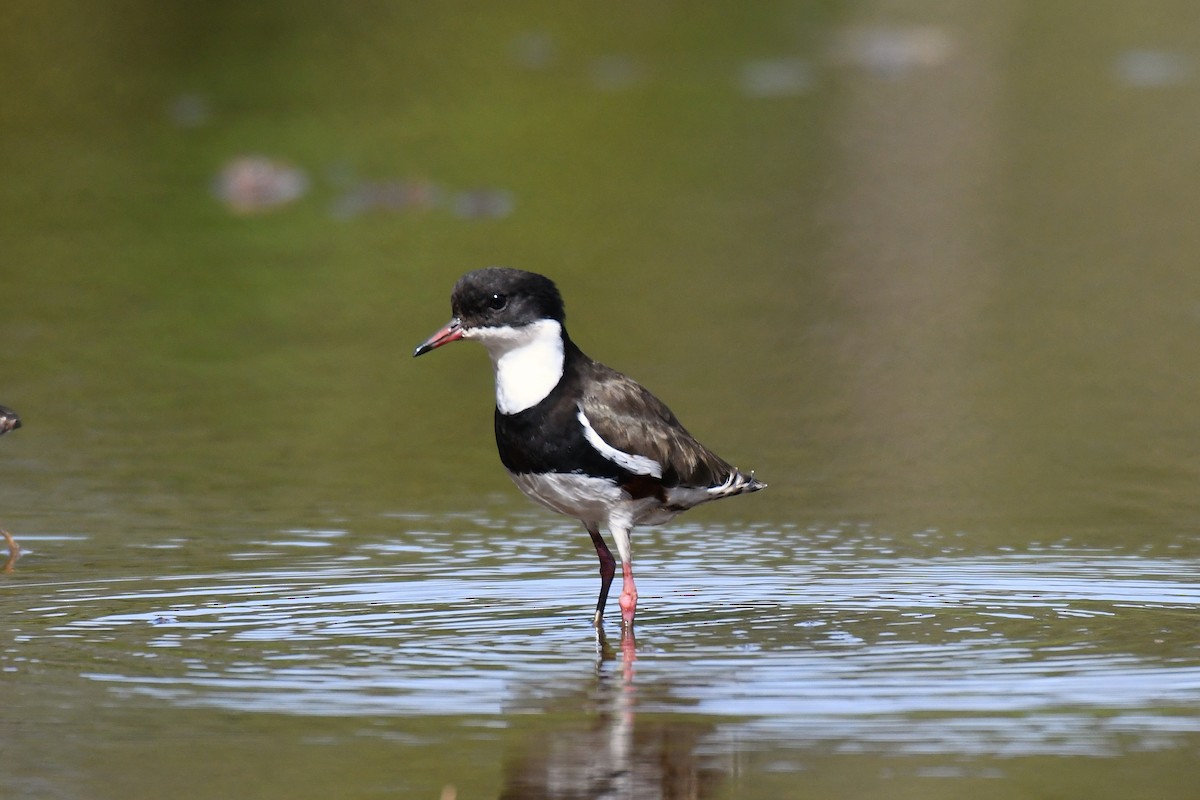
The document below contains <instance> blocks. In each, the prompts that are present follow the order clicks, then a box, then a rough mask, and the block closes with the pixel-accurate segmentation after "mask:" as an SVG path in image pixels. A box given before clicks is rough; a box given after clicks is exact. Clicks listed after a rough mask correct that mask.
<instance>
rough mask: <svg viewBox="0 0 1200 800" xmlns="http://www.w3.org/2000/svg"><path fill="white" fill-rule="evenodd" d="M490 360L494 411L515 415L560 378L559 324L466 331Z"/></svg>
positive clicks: (547, 322)
mask: <svg viewBox="0 0 1200 800" xmlns="http://www.w3.org/2000/svg"><path fill="white" fill-rule="evenodd" d="M463 338H464V339H476V340H478V341H479V342H480V343H481V344H482V345H483V346H484V347H486V348H487V350H488V355H490V356H491V357H492V367H493V368H495V370H496V408H498V409H500V412H501V413H503V414H516V413H517V412H519V411H524V410H525V409H527V408H532V407H533V406H536V405H537V404H538V403H540V402H542V400H544V399H545V398H546V395H548V394H550V392H551V391H552V390H553V389H554V387H555V386H557V385H558V382H559V381H560V380H561V379H562V375H563V340H562V325H560V324H559V323H558V322H556V321H555V320H552V319H543V320H539V321H538V322H535V323H533V324H532V325H522V326H521V327H519V328H513V327H510V326H507V325H506V326H504V327H501V328H470V329H468V330H467V331H466V332H465V333H463Z"/></svg>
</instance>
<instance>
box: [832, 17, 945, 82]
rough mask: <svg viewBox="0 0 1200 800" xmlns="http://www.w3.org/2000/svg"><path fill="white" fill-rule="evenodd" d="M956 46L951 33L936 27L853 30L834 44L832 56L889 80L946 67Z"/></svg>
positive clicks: (912, 26) (837, 60) (845, 32)
mask: <svg viewBox="0 0 1200 800" xmlns="http://www.w3.org/2000/svg"><path fill="white" fill-rule="evenodd" d="M954 44H955V42H954V37H953V36H952V35H951V34H950V32H949V31H947V30H945V29H944V28H939V27H936V26H933V25H911V26H904V27H895V28H883V27H880V28H851V29H849V30H845V31H842V33H841V34H840V35H839V36H838V37H837V39H836V40H835V41H834V43H833V47H832V49H831V57H832V59H833V60H834V61H835V62H840V63H843V64H849V65H852V66H857V67H863V68H865V69H868V70H870V71H871V72H874V73H877V74H879V75H883V76H885V77H899V76H901V75H904V74H906V73H908V72H911V71H912V70H914V69H918V68H928V67H936V66H939V65H941V64H944V63H945V62H946V61H948V60H949V59H950V56H951V55H952V54H953V52H954Z"/></svg>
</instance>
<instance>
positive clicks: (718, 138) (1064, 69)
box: [0, 0, 1200, 538]
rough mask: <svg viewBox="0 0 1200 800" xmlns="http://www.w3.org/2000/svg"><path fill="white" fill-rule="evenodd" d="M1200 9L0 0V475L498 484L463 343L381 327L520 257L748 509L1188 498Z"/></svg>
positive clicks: (200, 492)
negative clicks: (440, 343)
mask: <svg viewBox="0 0 1200 800" xmlns="http://www.w3.org/2000/svg"><path fill="white" fill-rule="evenodd" d="M1187 8H1188V7H1187V6H1186V4H1182V3H1178V2H1175V3H1172V2H1169V0H1163V1H1162V2H1153V3H1149V4H1141V5H1139V6H1138V7H1137V8H1133V7H1130V6H1128V5H1126V4H1121V3H1099V4H1095V3H1088V4H1070V3H1067V4H1055V5H1054V6H1053V7H1046V6H1045V4H1039V3H1020V2H1003V3H989V4H987V7H986V8H978V7H974V6H973V7H970V8H968V7H966V6H959V5H957V4H939V3H922V2H915V0H914V2H908V3H882V4H873V3H849V2H823V3H789V2H767V3H759V4H755V5H754V7H753V8H746V7H745V6H744V4H740V3H720V2H711V3H704V4H702V5H701V6H699V7H693V6H684V5H682V4H677V3H657V2H656V3H631V4H617V5H616V6H606V7H604V8H600V7H589V6H586V5H581V6H576V7H573V8H571V9H569V10H567V9H563V8H561V7H560V6H559V5H557V4H546V3H536V2H533V3H525V2H521V3H506V4H503V5H502V6H498V5H496V4H488V3H476V4H473V3H462V4H451V5H442V4H437V5H435V4H421V3H355V4H349V5H345V6H329V5H328V4H323V3H304V2H301V3H287V4H282V3H279V4H276V3H258V4H250V5H247V4H240V3H220V2H218V3H174V4H160V3H149V2H118V3H106V4H103V5H94V4H78V3H49V4H44V5H38V6H36V7H25V8H20V9H14V10H13V12H12V14H11V19H10V20H9V22H8V23H7V24H6V25H5V26H4V31H3V33H0V36H3V39H4V41H3V52H4V56H3V60H4V63H5V68H4V69H3V71H2V74H0V83H2V91H3V96H4V98H5V100H4V103H3V108H2V110H0V160H2V168H3V175H4V180H3V182H2V184H0V239H2V241H3V249H4V257H3V264H2V266H0V268H2V269H3V270H4V291H3V294H2V296H0V304H2V306H0V308H2V309H3V313H2V315H0V340H2V341H3V344H4V346H3V348H2V350H0V377H2V379H3V382H2V383H0V387H2V392H3V397H2V398H0V400H2V401H3V402H5V403H7V404H9V405H11V406H13V407H15V408H16V409H17V410H18V411H19V412H21V413H22V414H23V415H24V417H25V419H26V423H27V427H26V428H25V429H24V430H23V431H22V435H21V436H20V437H11V439H10V440H9V441H6V442H5V448H6V450H7V451H8V452H6V453H5V454H4V456H5V458H4V465H3V469H4V471H5V480H4V483H5V484H6V485H7V488H6V489H5V495H6V498H7V505H8V511H7V513H8V514H9V515H11V514H13V513H16V514H18V515H19V514H21V513H22V512H23V510H25V509H30V508H37V507H38V506H39V505H44V504H45V503H46V499H47V497H48V496H53V497H54V500H53V503H52V504H51V505H52V506H53V507H57V508H62V504H63V503H68V504H77V506H76V508H77V510H80V511H83V512H86V513H89V514H92V513H95V512H96V511H97V509H98V508H99V507H100V506H101V505H109V506H117V507H110V509H109V510H110V511H112V513H114V514H117V515H119V517H121V519H120V520H116V521H113V522H114V523H115V524H118V525H125V524H128V523H129V521H130V520H129V519H128V514H129V513H130V511H132V510H133V509H131V508H130V505H131V503H133V504H135V505H138V506H145V507H146V510H148V511H152V512H153V514H154V518H155V520H156V521H155V522H154V524H156V525H157V524H160V521H161V519H162V517H161V514H162V512H163V511H166V510H170V509H175V510H178V511H179V512H180V513H181V514H183V515H184V517H185V518H187V517H189V515H190V514H191V513H192V512H193V511H198V510H201V509H200V508H196V507H195V506H198V505H199V506H203V507H204V508H203V509H202V510H204V511H205V512H215V513H217V514H222V513H227V512H233V513H236V514H240V513H242V512H243V511H244V510H245V509H246V507H247V506H248V505H253V506H257V507H260V508H270V507H275V508H287V509H290V510H291V512H292V513H296V514H297V515H303V514H305V513H307V512H306V509H315V508H320V507H322V506H326V505H331V504H332V505H339V506H343V505H344V506H348V507H352V508H353V507H363V506H364V505H365V507H368V508H371V509H376V508H381V507H391V506H393V505H395V506H400V507H406V508H407V507H411V506H414V505H417V506H428V505H436V504H439V503H450V504H457V503H458V502H459V497H460V496H461V495H462V494H463V493H466V494H467V495H470V494H474V493H479V492H489V491H493V490H499V491H504V492H507V491H508V487H507V485H506V483H505V481H504V480H503V476H502V475H498V473H497V470H496V469H495V466H496V465H495V463H494V457H493V456H491V454H490V453H489V447H490V424H491V423H490V399H489V398H490V389H489V385H490V380H491V378H490V374H489V370H488V369H487V368H486V358H485V357H484V356H483V355H482V353H479V352H459V351H457V348H456V349H455V351H453V352H448V351H442V352H441V353H439V354H438V357H437V358H436V359H428V360H423V361H421V362H412V361H411V359H410V358H409V355H410V353H411V350H412V347H413V345H414V344H415V343H416V342H418V341H420V340H421V339H422V338H424V336H425V335H426V334H427V333H429V332H430V331H432V330H433V329H434V328H435V327H437V326H438V325H440V324H441V323H442V322H444V321H445V318H446V317H447V315H448V313H449V309H448V295H449V290H450V287H451V286H452V285H453V282H454V280H455V279H456V278H457V277H458V275H459V274H461V273H462V272H465V271H467V270H469V269H473V268H476V267H479V266H483V265H489V264H503V265H511V266H518V267H522V268H525V269H530V270H534V271H540V272H543V273H545V274H548V275H550V276H552V277H553V278H554V279H555V280H557V281H558V283H559V284H560V286H561V288H562V290H563V292H564V294H565V296H566V298H567V307H568V313H569V315H570V320H569V321H570V326H571V330H572V333H573V335H574V337H575V339H576V340H577V341H578V342H580V343H581V344H582V345H583V347H584V349H585V350H586V351H588V352H589V353H590V354H592V355H593V356H595V357H596V358H599V359H601V360H604V361H607V362H608V363H611V364H614V365H616V366H617V367H618V368H619V369H622V370H623V371H626V372H628V373H630V374H632V375H633V376H634V377H635V378H638V379H639V380H641V381H642V382H644V383H646V384H648V385H649V386H650V387H651V389H652V390H654V391H656V392H657V393H658V394H660V395H661V396H663V397H664V398H665V399H666V400H667V402H668V403H669V404H671V405H672V407H673V408H674V410H675V411H676V413H677V414H679V416H680V417H681V418H682V419H683V420H684V421H685V423H686V424H688V425H689V427H690V428H692V429H693V430H694V432H696V433H697V434H698V435H699V436H700V437H701V438H702V439H704V440H706V441H708V442H710V443H711V444H712V445H713V446H714V447H715V448H716V449H718V450H719V451H720V452H722V453H725V454H727V455H728V457H729V458H731V459H732V460H734V461H735V462H736V463H738V464H739V465H741V466H743V467H745V468H754V469H756V470H758V472H759V473H760V474H762V475H764V476H766V478H767V479H768V480H769V481H770V482H771V484H772V490H773V491H772V492H771V493H770V495H764V496H763V498H764V499H763V503H766V504H771V505H770V508H771V513H772V514H776V515H787V516H789V517H796V516H812V517H817V518H831V517H832V518H840V517H842V516H849V517H851V518H854V519H862V518H871V519H885V520H888V521H890V522H894V523H895V524H899V525H913V524H918V525H922V526H924V525H928V526H936V527H946V526H949V527H954V526H957V525H966V524H970V525H972V526H973V528H974V529H975V530H976V531H977V532H978V533H979V534H981V535H990V530H991V525H990V524H988V523H987V520H989V519H991V520H993V521H995V517H997V516H999V517H1001V518H1002V519H1001V520H1000V521H999V522H998V523H997V525H998V527H999V529H1000V531H999V533H1000V534H1002V535H1003V536H1006V537H1007V536H1012V535H1016V536H1017V537H1019V538H1020V537H1024V536H1025V535H1027V532H1022V531H1017V532H1015V533H1014V531H1013V525H1014V524H1015V525H1023V524H1025V523H1033V524H1037V525H1045V524H1048V523H1051V524H1068V523H1069V524H1072V525H1076V526H1081V527H1082V528H1083V529H1085V530H1087V531H1089V532H1090V533H1091V534H1093V535H1096V536H1101V537H1103V536H1105V535H1108V534H1111V531H1109V532H1107V533H1105V532H1103V531H1101V530H1099V529H1100V528H1105V527H1108V526H1109V525H1110V524H1114V525H1116V526H1117V527H1119V528H1120V529H1121V531H1124V532H1125V533H1127V532H1128V527H1127V525H1128V523H1131V522H1133V523H1147V524H1150V525H1153V530H1154V531H1155V532H1159V533H1163V534H1166V533H1168V532H1179V531H1180V530H1184V529H1190V528H1191V526H1193V525H1194V523H1195V522H1196V520H1197V511H1198V506H1197V498H1196V497H1195V492H1194V489H1195V487H1196V480H1197V477H1198V474H1197V466H1198V458H1200V456H1198V455H1197V449H1196V447H1195V438H1194V437H1195V433H1196V421H1197V415H1196V412H1195V405H1196V403H1195V400H1196V398H1197V388H1198V382H1200V377H1198V376H1200V348H1197V347H1196V346H1195V341H1196V335H1197V333H1198V329H1200V275H1198V274H1197V270H1196V268H1195V264H1194V259H1193V254H1194V253H1195V252H1196V251H1197V246H1198V244H1200V228H1197V226H1195V225H1194V224H1192V223H1193V220H1192V219H1191V217H1192V209H1193V208H1195V207H1196V200H1197V194H1198V193H1200V182H1198V181H1197V180H1196V177H1197V173H1198V171H1200V155H1198V152H1200V151H1198V150H1197V148H1196V144H1195V133H1194V128H1195V126H1194V122H1195V120H1196V118H1197V115H1198V114H1200V77H1198V76H1197V68H1198V64H1197V58H1198V55H1197V51H1196V47H1197V46H1198V45H1200V26H1195V25H1181V24H1180V22H1181V21H1182V20H1190V17H1189V15H1188V13H1187ZM467 349H468V348H463V350H464V351H465V350H467ZM115 497H120V498H121V499H120V500H119V501H113V498H115ZM106 498H107V499H108V500H109V501H113V502H105V500H106ZM767 498H770V499H767ZM756 502H757V500H756ZM758 507H759V508H761V507H762V506H758ZM717 513H720V512H717ZM10 519H11V516H10ZM30 522H32V523H33V524H35V526H36V525H37V524H38V519H36V518H35V519H33V520H30ZM193 522H194V519H188V520H187V522H186V523H185V524H188V525H190V524H192V523H193ZM97 524H100V522H99V521H98V522H97Z"/></svg>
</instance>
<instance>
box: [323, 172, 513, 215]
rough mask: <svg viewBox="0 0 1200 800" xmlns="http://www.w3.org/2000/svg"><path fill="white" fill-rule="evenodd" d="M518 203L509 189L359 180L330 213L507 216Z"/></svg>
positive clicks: (418, 181) (422, 181) (337, 201)
mask: <svg viewBox="0 0 1200 800" xmlns="http://www.w3.org/2000/svg"><path fill="white" fill-rule="evenodd" d="M516 206H517V201H516V198H515V197H514V195H513V193H512V192H510V191H508V190H506V189H488V188H478V189H467V190H463V191H450V190H447V189H444V188H443V187H441V186H439V185H438V184H436V183H433V182H432V181H428V180H424V179H419V180H400V181H358V182H355V183H352V184H350V185H349V186H348V187H347V188H346V190H345V191H344V192H342V194H341V195H339V196H338V197H337V199H335V200H334V201H333V206H332V208H331V210H330V213H331V214H332V215H333V216H334V217H337V218H339V219H350V218H352V217H357V216H360V215H362V214H367V213H371V212H376V211H382V212H386V213H393V214H401V213H406V212H410V211H429V210H435V209H447V210H449V211H451V212H453V213H454V215H455V216H458V217H461V218H462V219H503V218H504V217H507V216H510V215H511V214H512V213H513V211H514V210H515V209H516Z"/></svg>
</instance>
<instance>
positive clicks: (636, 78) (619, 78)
mask: <svg viewBox="0 0 1200 800" xmlns="http://www.w3.org/2000/svg"><path fill="white" fill-rule="evenodd" d="M588 74H589V75H590V76H591V79H592V86H594V87H596V88H597V89H599V90H600V91H602V92H619V91H622V90H624V89H629V88H631V87H633V86H635V85H636V84H638V83H640V82H641V80H642V69H641V67H639V66H638V64H637V62H635V61H634V60H633V59H632V58H630V57H629V56H623V55H608V56H601V57H600V58H597V59H595V60H594V61H592V63H591V66H590V68H589V69H588Z"/></svg>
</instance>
